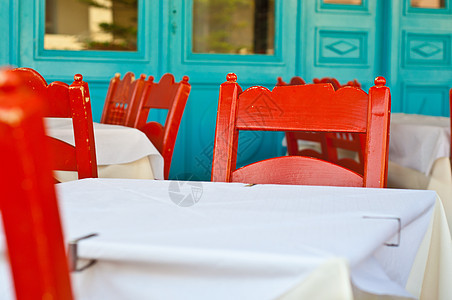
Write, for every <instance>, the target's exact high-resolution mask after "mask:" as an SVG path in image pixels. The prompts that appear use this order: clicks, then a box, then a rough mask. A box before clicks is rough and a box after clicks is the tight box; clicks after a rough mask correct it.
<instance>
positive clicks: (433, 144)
mask: <svg viewBox="0 0 452 300" xmlns="http://www.w3.org/2000/svg"><path fill="white" fill-rule="evenodd" d="M390 133H391V138H390V143H389V160H390V161H392V162H394V163H396V164H398V165H400V166H403V167H407V168H411V169H415V170H418V171H419V172H422V173H424V174H425V175H429V174H430V171H431V169H432V166H433V163H434V162H435V161H436V160H437V159H438V158H440V157H449V153H450V120H449V118H446V117H433V116H424V115H414V114H402V113H393V114H391V131H390Z"/></svg>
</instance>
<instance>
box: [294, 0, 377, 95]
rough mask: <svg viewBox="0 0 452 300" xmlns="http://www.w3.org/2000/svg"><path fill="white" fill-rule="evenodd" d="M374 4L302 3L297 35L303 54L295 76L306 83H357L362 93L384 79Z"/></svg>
mask: <svg viewBox="0 0 452 300" xmlns="http://www.w3.org/2000/svg"><path fill="white" fill-rule="evenodd" d="M377 2H380V1H369V0H363V1H362V4H361V5H339V4H325V3H323V0H316V1H302V4H303V7H302V11H301V16H300V17H301V19H303V20H305V21H304V24H303V28H302V30H301V31H300V33H299V34H300V40H301V48H303V49H304V54H303V59H302V61H301V64H302V66H301V67H300V70H301V72H300V74H297V75H299V76H301V77H302V78H304V79H305V81H306V82H312V79H313V78H322V77H334V78H336V79H338V80H339V82H341V83H345V82H347V81H349V80H352V79H357V80H358V81H359V82H360V83H361V84H362V85H363V87H364V88H365V89H366V88H369V87H370V86H372V85H373V79H374V78H375V77H376V76H378V75H384V74H383V73H382V71H383V69H382V63H383V57H382V55H381V52H380V51H379V45H380V44H381V36H382V32H381V28H382V26H380V24H381V23H380V22H381V20H382V18H381V13H380V11H379V10H377ZM303 41H304V42H303Z"/></svg>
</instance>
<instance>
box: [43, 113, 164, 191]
mask: <svg viewBox="0 0 452 300" xmlns="http://www.w3.org/2000/svg"><path fill="white" fill-rule="evenodd" d="M45 123H46V129H47V134H48V135H49V136H52V137H54V138H57V139H60V140H63V141H65V142H67V143H69V144H71V145H74V144H75V143H74V135H73V129H72V119H70V118H45ZM93 127H94V138H95V143H96V156H97V164H98V173H99V177H101V178H134V179H163V157H162V156H161V154H160V153H159V151H158V150H157V149H156V148H155V147H154V145H153V144H152V143H151V142H150V141H149V139H148V138H147V137H146V135H145V134H144V133H143V132H141V131H140V130H138V129H135V128H130V127H125V126H119V125H109V124H100V123H94V126H93ZM57 178H58V179H59V180H60V181H61V182H65V181H69V180H76V179H77V174H76V173H75V172H64V171H59V172H57Z"/></svg>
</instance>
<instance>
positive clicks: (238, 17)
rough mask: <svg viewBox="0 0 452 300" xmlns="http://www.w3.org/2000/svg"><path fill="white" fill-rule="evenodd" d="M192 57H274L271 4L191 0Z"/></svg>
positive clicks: (253, 0)
mask: <svg viewBox="0 0 452 300" xmlns="http://www.w3.org/2000/svg"><path fill="white" fill-rule="evenodd" d="M192 37H193V44H192V51H193V53H222V54H269V55H271V54H273V53H274V47H275V46H274V43H275V42H274V39H275V1H274V0H193V35H192Z"/></svg>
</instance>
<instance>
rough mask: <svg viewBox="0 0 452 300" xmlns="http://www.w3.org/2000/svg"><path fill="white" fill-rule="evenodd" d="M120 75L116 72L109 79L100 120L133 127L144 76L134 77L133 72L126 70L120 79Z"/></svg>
mask: <svg viewBox="0 0 452 300" xmlns="http://www.w3.org/2000/svg"><path fill="white" fill-rule="evenodd" d="M120 77H121V75H120V74H119V73H117V74H115V77H113V78H112V79H111V81H110V85H109V87H108V92H107V97H106V99H105V104H104V110H103V112H102V117H101V120H100V122H101V123H104V124H113V125H123V126H128V127H133V125H134V123H135V121H136V119H137V117H138V108H139V107H138V105H139V98H140V96H141V94H142V93H143V89H144V86H145V79H146V76H145V75H141V76H140V78H138V79H135V75H134V74H133V73H131V72H127V73H126V74H125V75H124V77H123V79H122V80H121V78H120Z"/></svg>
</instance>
